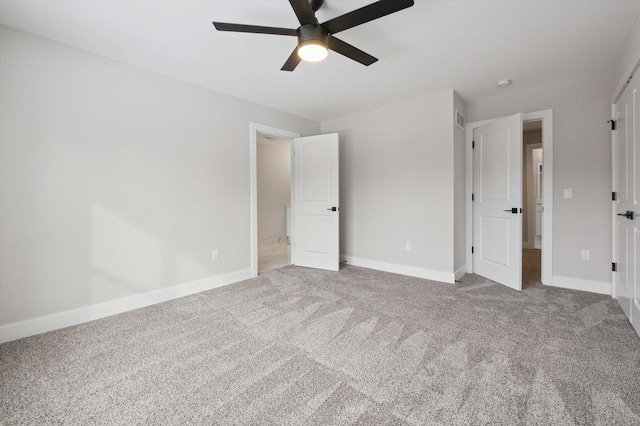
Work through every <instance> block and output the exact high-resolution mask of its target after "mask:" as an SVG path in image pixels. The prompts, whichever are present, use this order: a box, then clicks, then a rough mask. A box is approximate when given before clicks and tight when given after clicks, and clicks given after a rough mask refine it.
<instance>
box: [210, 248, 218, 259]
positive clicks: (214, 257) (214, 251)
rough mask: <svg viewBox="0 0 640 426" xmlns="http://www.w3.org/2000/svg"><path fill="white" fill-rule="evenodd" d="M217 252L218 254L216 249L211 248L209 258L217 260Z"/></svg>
mask: <svg viewBox="0 0 640 426" xmlns="http://www.w3.org/2000/svg"><path fill="white" fill-rule="evenodd" d="M218 257H219V254H218V249H214V250H213V254H212V255H211V258H212V259H213V260H218Z"/></svg>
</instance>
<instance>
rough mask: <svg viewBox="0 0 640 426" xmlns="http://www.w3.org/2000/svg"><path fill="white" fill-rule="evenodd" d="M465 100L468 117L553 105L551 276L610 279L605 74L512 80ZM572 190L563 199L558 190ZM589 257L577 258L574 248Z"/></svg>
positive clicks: (607, 89)
mask: <svg viewBox="0 0 640 426" xmlns="http://www.w3.org/2000/svg"><path fill="white" fill-rule="evenodd" d="M496 90H500V92H499V93H500V95H499V96H495V97H492V98H488V99H484V100H480V101H475V102H469V103H468V105H467V111H468V121H470V122H471V121H479V120H484V119H490V118H496V117H503V116H507V115H512V114H514V113H517V112H533V111H540V110H545V109H553V123H554V140H553V143H554V151H553V179H554V190H553V192H554V195H553V203H554V204H553V208H554V212H553V216H554V217H553V221H554V224H553V233H554V234H553V274H554V275H561V276H566V277H573V278H584V279H589V280H595V281H600V282H610V281H611V135H610V130H609V127H608V125H607V123H606V121H607V120H608V119H609V116H610V104H609V99H610V97H611V93H612V90H613V89H612V84H611V76H610V75H609V74H606V75H599V76H593V77H590V78H579V77H575V78H573V79H571V80H567V81H556V82H552V83H548V84H545V85H541V86H538V87H534V88H531V89H518V87H517V84H514V85H513V86H512V87H510V88H508V89H506V90H501V89H496ZM564 188H571V189H573V198H572V199H564V198H563V189H564ZM581 249H587V250H590V251H591V260H590V261H588V262H587V261H583V260H581V259H580V250H581Z"/></svg>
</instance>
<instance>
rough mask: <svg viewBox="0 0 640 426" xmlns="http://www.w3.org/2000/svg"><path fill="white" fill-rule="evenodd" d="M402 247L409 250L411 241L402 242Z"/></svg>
mask: <svg viewBox="0 0 640 426" xmlns="http://www.w3.org/2000/svg"><path fill="white" fill-rule="evenodd" d="M404 249H405V250H411V241H405V242H404Z"/></svg>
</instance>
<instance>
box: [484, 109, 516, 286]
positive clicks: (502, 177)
mask: <svg viewBox="0 0 640 426" xmlns="http://www.w3.org/2000/svg"><path fill="white" fill-rule="evenodd" d="M473 140H474V149H473V186H474V188H473V194H474V202H473V269H474V272H475V273H476V274H478V275H482V276H484V277H486V278H489V279H491V280H493V281H496V282H499V283H501V284H504V285H506V286H508V287H511V288H513V289H516V290H522V214H521V213H522V209H521V208H522V114H516V115H513V116H511V117H507V118H502V119H500V120H496V121H494V122H492V123H490V124H488V125H486V126H483V127H478V128H477V129H475V130H474V139H473Z"/></svg>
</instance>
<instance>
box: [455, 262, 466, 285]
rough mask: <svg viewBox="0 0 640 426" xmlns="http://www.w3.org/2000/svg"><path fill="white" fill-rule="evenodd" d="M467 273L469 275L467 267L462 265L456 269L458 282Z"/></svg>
mask: <svg viewBox="0 0 640 426" xmlns="http://www.w3.org/2000/svg"><path fill="white" fill-rule="evenodd" d="M466 273H467V265H462V266H461V267H459V268H458V269H456V272H455V273H454V276H455V279H456V281H458V280H459V279H460V278H462V277H463V276H464V274H466Z"/></svg>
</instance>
